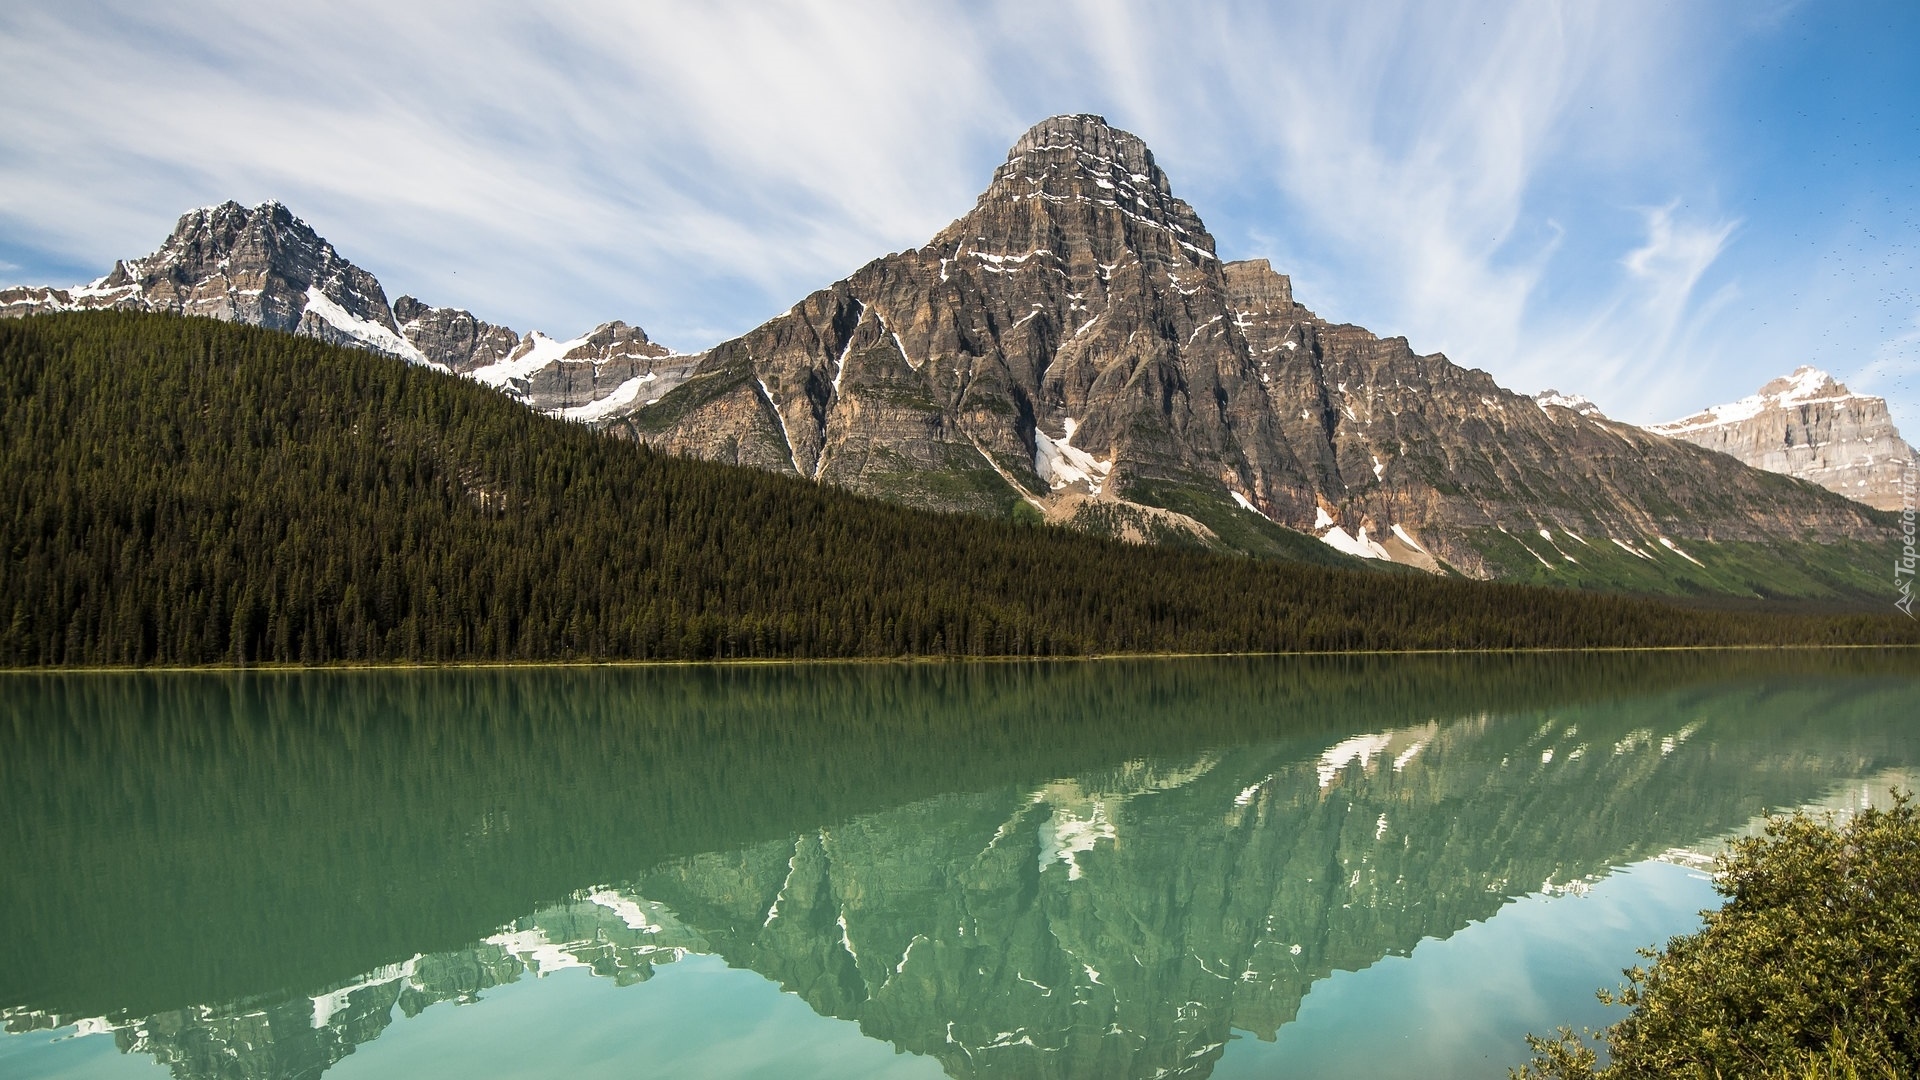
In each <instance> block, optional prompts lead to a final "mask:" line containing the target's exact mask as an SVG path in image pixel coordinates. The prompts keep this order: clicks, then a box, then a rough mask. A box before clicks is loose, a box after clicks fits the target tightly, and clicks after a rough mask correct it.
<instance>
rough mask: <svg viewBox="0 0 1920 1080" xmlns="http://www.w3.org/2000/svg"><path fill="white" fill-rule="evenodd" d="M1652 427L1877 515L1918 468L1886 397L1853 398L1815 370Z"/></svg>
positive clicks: (1898, 499) (1896, 505) (1894, 503)
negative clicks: (1839, 497)
mask: <svg viewBox="0 0 1920 1080" xmlns="http://www.w3.org/2000/svg"><path fill="white" fill-rule="evenodd" d="M1649 430H1651V431H1655V432H1658V433H1659V434H1661V435H1665V436H1667V437H1668V438H1672V439H1680V440H1683V441H1686V442H1690V443H1692V444H1694V445H1695V446H1703V447H1705V448H1707V449H1708V450H1717V451H1719V452H1720V453H1723V454H1729V455H1732V456H1733V457H1735V458H1737V459H1739V460H1740V461H1743V462H1745V463H1747V464H1748V465H1751V466H1753V467H1754V468H1756V469H1765V470H1767V471H1768V472H1776V473H1784V474H1786V475H1788V476H1796V477H1799V478H1800V479H1802V480H1809V481H1812V482H1813V483H1816V484H1819V485H1820V486H1821V487H1824V488H1827V489H1828V490H1830V491H1837V492H1839V493H1840V494H1842V495H1845V496H1846V497H1847V498H1849V499H1853V500H1855V501H1857V502H1863V503H1866V504H1867V505H1868V506H1872V507H1876V508H1878V509H1881V510H1898V509H1900V508H1901V506H1902V500H1903V498H1904V497H1905V493H1904V490H1903V485H1904V484H1906V483H1909V482H1911V481H1910V479H1909V478H1910V475H1911V470H1913V469H1914V468H1915V467H1916V465H1920V462H1917V461H1916V458H1915V456H1914V451H1913V447H1911V446H1908V445H1907V443H1906V441H1905V440H1903V439H1902V438H1901V437H1900V432H1899V431H1898V430H1896V429H1895V428H1894V426H1893V419H1892V418H1891V417H1890V416H1888V414H1887V402H1886V399H1885V398H1877V397H1869V396H1868V395H1866V394H1856V393H1854V392H1852V391H1850V390H1848V389H1847V388H1846V387H1845V386H1843V385H1841V384H1840V383H1839V382H1837V381H1835V380H1834V378H1833V376H1831V375H1829V374H1827V373H1826V372H1824V371H1821V370H1819V369H1818V368H1813V367H1802V368H1799V369H1797V370H1795V371H1794V373H1793V374H1791V375H1787V376H1783V377H1781V378H1778V379H1774V380H1773V381H1771V382H1769V383H1767V384H1766V385H1765V386H1762V387H1761V388H1760V389H1759V391H1758V392H1757V393H1755V394H1752V395H1751V396H1748V397H1744V398H1741V399H1740V400H1739V401H1734V402H1729V403H1727V404H1725V405H1715V406H1713V407H1711V408H1708V409H1702V410H1701V411H1700V412H1697V413H1694V414H1693V415H1692V416H1688V417H1686V418H1684V419H1680V420H1675V421H1673V422H1671V423H1667V424H1656V425H1654V426H1653V427H1652V428H1650V429H1649Z"/></svg>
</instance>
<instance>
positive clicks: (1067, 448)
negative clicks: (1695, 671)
mask: <svg viewBox="0 0 1920 1080" xmlns="http://www.w3.org/2000/svg"><path fill="white" fill-rule="evenodd" d="M646 398H647V399H646V400H640V399H638V398H636V399H635V400H634V401H633V402H632V404H631V405H628V406H622V407H619V408H617V409H613V410H611V411H610V412H609V413H608V415H607V416H606V417H605V418H604V419H603V420H602V421H601V422H602V423H603V424H605V426H606V427H607V428H608V429H609V430H611V431H613V432H614V433H616V434H622V435H626V436H629V437H633V438H637V439H640V440H642V441H645V442H647V443H649V444H651V445H654V446H657V447H660V448H662V449H666V450H669V451H673V452H679V453H689V454H693V455H697V456H700V457H705V458H710V459H714V460H721V461H728V462H734V463H738V464H744V465H752V466H755V467H759V468H765V469H772V470H776V471H781V472H792V473H796V474H798V475H800V476H805V477H810V478H813V479H816V480H820V481H823V482H829V483H835V484H840V485H843V486H846V487H849V488H853V489H855V490H858V491H863V492H868V493H871V494H875V495H878V496H881V497H884V498H890V499H895V500H899V501H903V502H908V503H913V504H918V505H923V506H929V507H934V508H939V509H946V510H961V511H969V512H975V513H1007V512H1009V511H1010V510H1011V509H1012V508H1013V507H1015V506H1016V505H1017V504H1020V503H1025V504H1028V505H1030V506H1032V507H1033V508H1035V509H1037V510H1038V511H1040V512H1042V513H1043V514H1044V515H1045V516H1046V517H1047V518H1048V519H1049V520H1052V521H1056V522H1062V523H1066V524H1069V525H1072V526H1074V527H1078V528H1083V529H1088V530H1090V531H1096V532H1104V533H1109V534H1113V535H1118V536H1121V537H1125V538H1128V539H1142V540H1145V539H1173V540H1178V541H1181V542H1189V543H1201V544H1205V545H1208V546H1220V547H1228V548H1237V549H1239V550H1247V551H1264V550H1270V545H1273V544H1275V543H1277V542H1278V541H1277V540H1276V539H1275V537H1276V536H1278V535H1284V534H1286V533H1287V531H1288V530H1291V531H1293V532H1294V533H1296V534H1297V533H1307V534H1310V535H1312V536H1317V537H1319V538H1321V539H1322V540H1324V541H1325V542H1326V543H1327V544H1329V545H1332V546H1333V547H1334V548H1336V549H1338V550H1340V551H1343V552H1346V553H1348V554H1352V555H1357V556H1361V557H1364V558H1375V559H1390V560H1393V561H1396V562H1403V563H1409V564H1412V565H1417V566H1421V567H1424V568H1427V569H1439V568H1440V563H1442V562H1444V563H1445V564H1446V565H1448V566H1450V567H1452V568H1454V569H1456V570H1458V571H1461V572H1465V573H1468V574H1471V575H1475V576H1506V575H1508V573H1509V571H1510V570H1511V569H1512V568H1514V567H1527V568H1531V567H1532V565H1533V563H1534V562H1536V561H1537V562H1538V564H1539V565H1540V566H1542V567H1545V568H1546V571H1545V572H1554V573H1557V574H1558V577H1556V578H1555V580H1565V581H1568V582H1574V581H1578V580H1581V578H1580V575H1581V574H1582V573H1584V572H1586V569H1585V568H1584V567H1583V566H1582V556H1583V555H1586V556H1587V557H1589V558H1591V559H1597V560H1598V561H1599V562H1602V563H1606V562H1607V561H1608V560H1619V561H1625V562H1631V561H1634V560H1641V559H1645V560H1648V561H1651V562H1653V563H1661V564H1664V563H1672V564H1673V567H1674V568H1676V569H1677V570H1678V571H1679V572H1681V573H1683V574H1684V573H1692V572H1693V568H1698V567H1703V566H1706V565H1708V564H1707V563H1705V562H1703V561H1702V560H1704V559H1705V558H1706V556H1699V557H1698V558H1696V557H1695V556H1696V555H1698V553H1697V552H1696V553H1693V554H1689V555H1687V556H1685V558H1686V560H1687V561H1686V562H1682V561H1681V558H1682V557H1681V556H1679V555H1676V554H1673V552H1674V551H1676V550H1678V546H1677V545H1676V544H1675V543H1674V541H1675V539H1676V538H1677V539H1678V540H1683V541H1692V542H1696V546H1698V544H1703V543H1704V544H1714V543H1721V542H1728V541H1731V542H1748V543H1760V544H1777V543H1779V542H1782V541H1787V540H1795V541H1797V540H1801V539H1804V538H1806V537H1808V536H1812V535H1818V536H1820V537H1824V538H1827V539H1829V540H1832V539H1836V538H1845V539H1851V540H1856V541H1864V540H1866V539H1868V538H1877V537H1879V536H1880V534H1881V532H1883V531H1884V528H1885V527H1884V525H1883V524H1881V523H1878V522H1876V521H1875V520H1874V519H1872V518H1871V517H1870V516H1869V515H1868V514H1866V513H1865V512H1864V511H1863V510H1862V509H1861V508H1859V507H1857V506H1855V505H1853V504H1849V503H1846V502H1843V501H1841V500H1838V499H1834V498H1831V497H1829V496H1827V495H1826V493H1824V492H1819V491H1816V490H1813V489H1811V488H1809V487H1806V486H1803V485H1797V484H1793V483H1791V482H1787V481H1782V480H1781V479H1780V478H1779V477H1776V476H1771V475H1768V474H1765V473H1762V472H1757V471H1755V470H1752V469H1748V468H1745V467H1742V466H1740V465H1739V464H1738V463H1737V462H1733V461H1731V460H1729V459H1727V458H1725V457H1724V456H1715V455H1712V454H1707V453H1702V452H1701V451H1700V450H1699V448H1697V447H1694V446H1691V445H1688V444H1686V443H1681V442H1675V441H1673V440H1669V439H1666V438H1663V437H1660V436H1658V435H1654V434H1651V433H1649V432H1646V431H1644V430H1642V429H1640V428H1636V427H1633V426H1631V425H1626V424H1617V423H1613V422H1611V421H1608V420H1606V419H1605V417H1603V416H1601V415H1599V413H1598V410H1591V409H1581V408H1577V407H1568V406H1567V405H1566V404H1565V403H1564V401H1555V402H1550V403H1548V404H1546V405H1544V406H1543V405H1542V404H1540V403H1538V402H1536V401H1535V400H1534V399H1532V398H1529V397H1526V396H1524V395H1521V394H1516V393H1513V392H1511V391H1508V390H1505V389H1503V388H1501V387H1499V386H1498V385H1496V384H1495V383H1494V381H1493V379H1492V377H1491V376H1489V375H1488V374H1487V373H1485V372H1482V371H1477V370H1473V369H1467V368H1461V367H1459V366H1457V365H1455V364H1453V363H1452V362H1451V361H1449V360H1448V359H1447V358H1446V357H1445V356H1442V355H1438V354H1433V355H1420V354H1418V353H1416V352H1414V350H1413V349H1412V348H1411V347H1410V346H1409V345H1408V343H1407V341H1406V340H1405V339H1404V338H1381V337H1379V336H1377V335H1375V334H1373V333H1371V332H1369V331H1367V330H1365V329H1363V328H1361V327H1357V326H1351V325H1344V324H1337V323H1332V322H1328V321H1326V320H1324V319H1321V318H1320V317H1318V316H1317V315H1315V314H1314V313H1313V312H1312V311H1310V310H1308V309H1307V308H1306V307H1304V306H1302V305H1301V304H1299V303H1298V302H1297V301H1296V300H1295V298H1294V297H1293V294H1292V288H1291V284H1290V282H1289V281H1288V279H1287V278H1286V277H1285V276H1284V275H1281V274H1278V273H1276V272H1274V271H1273V269H1272V268H1271V267H1270V266H1269V265H1267V263H1266V262H1265V261H1259V260H1256V261H1249V262H1236V263H1223V262H1221V261H1220V259H1219V258H1218V256H1217V255H1216V253H1215V248H1214V241H1213V238H1212V237H1211V236H1209V235H1208V233H1207V231H1206V228H1205V226H1204V225H1203V224H1202V223H1201V221H1200V218H1199V217H1198V215H1197V214H1195V212H1194V211H1193V209H1192V207H1190V206H1188V205H1187V203H1185V202H1184V201H1182V200H1180V199H1179V198H1177V197H1176V196H1175V195H1174V194H1173V192H1172V188H1171V186H1170V184H1169V181H1168V178H1167V176H1166V174H1165V173H1164V172H1163V171H1162V170H1161V169H1160V168H1159V167H1158V166H1157V165H1156V164H1155V162H1154V158H1153V155H1152V153H1151V152H1150V151H1149V150H1148V149H1147V147H1146V146H1145V144H1143V143H1142V142H1141V140H1139V139H1138V138H1136V137H1135V136H1133V135H1131V134H1128V133H1126V132H1124V131H1119V130H1117V129H1114V128H1112V127H1110V126H1108V125H1107V124H1106V122H1105V121H1104V120H1102V119H1101V118H1099V117H1097V116H1059V117H1054V118H1052V119H1049V120H1046V121H1044V122H1042V123H1041V124H1039V125H1038V126H1036V127H1034V128H1033V129H1032V130H1031V131H1029V132H1028V133H1027V134H1026V135H1024V136H1022V137H1021V139H1020V140H1019V141H1018V142H1017V143H1016V144H1015V145H1014V147H1013V149H1012V151H1011V152H1010V153H1009V154H1008V157H1007V161H1006V163H1005V164H1004V165H1002V166H1001V167H1000V168H999V169H998V170H997V171H996V172H995V173H994V176H993V179H992V182H991V183H990V184H989V186H988V188H987V190H986V192H985V193H984V194H982V195H981V196H980V199H979V201H978V203H977V204H976V205H975V207H974V209H973V210H972V211H971V212H970V213H968V214H967V215H965V216H964V217H962V218H960V219H959V220H958V221H956V222H954V223H953V224H952V225H950V226H948V227H947V228H946V229H945V230H943V231H942V232H941V233H940V234H939V235H938V236H936V237H934V238H933V240H932V241H931V242H929V243H928V244H927V245H925V246H924V247H920V248H917V249H914V250H910V251H904V252H900V253H897V254H893V255H888V256H885V257H883V258H880V259H876V260H875V261H873V262H872V263H869V264H868V265H866V266H865V267H862V268H861V269H860V270H859V271H857V272H855V273H854V274H853V275H852V276H851V277H849V278H847V279H845V280H843V281H839V282H836V283H834V284H833V285H831V286H829V287H827V288H825V289H822V290H820V291H818V292H816V293H814V294H812V295H811V296H808V297H807V298H805V299H804V300H802V301H801V302H800V303H798V304H796V305H794V306H793V308H792V309H790V310H789V311H787V312H786V313H785V314H783V315H781V316H779V317H777V318H775V319H774V320H772V321H771V322H768V323H767V324H765V325H763V326H761V327H759V328H757V329H755V330H753V331H751V332H749V333H747V334H746V335H744V336H742V337H739V338H736V339H734V340H731V341H727V342H724V343H722V344H720V345H718V346H716V347H715V348H713V349H711V350H710V351H708V352H707V353H705V354H704V355H702V356H700V357H698V358H697V362H696V363H695V364H694V365H693V366H692V368H691V370H690V371H689V372H688V373H687V375H686V378H685V381H684V382H682V383H681V384H680V385H678V386H677V387H676V388H674V389H673V390H672V391H671V392H666V393H658V394H655V393H649V394H648V395H646ZM1274 526H1281V527H1283V528H1282V529H1275V528H1274ZM1555 534H1560V535H1561V536H1562V537H1563V539H1564V544H1563V543H1562V541H1560V540H1555V539H1554V536H1555ZM1533 536H1539V537H1541V539H1540V540H1529V539H1517V538H1521V537H1533ZM1590 538H1591V539H1590ZM1609 540H1611V541H1613V545H1612V546H1608V547H1604V548H1603V549H1602V550H1600V551H1598V552H1590V549H1591V548H1592V546H1593V541H1597V542H1598V543H1599V544H1601V545H1607V544H1608V541H1609ZM1615 548H1617V549H1618V550H1617V551H1616V550H1615ZM1688 563H1691V564H1692V567H1693V568H1690V567H1689V566H1688ZM1609 565H1610V564H1609ZM1609 572H1611V571H1609ZM1636 572H1637V571H1636ZM1648 572H1652V571H1650V570H1649V571H1648ZM1662 572H1667V571H1662ZM1710 587H1718V586H1710ZM1731 587H1733V588H1736V589H1744V588H1745V587H1746V585H1745V583H1744V582H1742V583H1741V584H1738V585H1734V586H1731Z"/></svg>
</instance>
